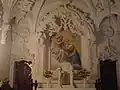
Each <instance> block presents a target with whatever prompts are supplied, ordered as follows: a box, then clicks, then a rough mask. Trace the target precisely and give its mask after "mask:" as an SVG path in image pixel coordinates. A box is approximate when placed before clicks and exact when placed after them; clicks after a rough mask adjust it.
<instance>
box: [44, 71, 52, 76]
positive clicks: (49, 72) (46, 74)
mask: <svg viewBox="0 0 120 90" xmlns="http://www.w3.org/2000/svg"><path fill="white" fill-rule="evenodd" d="M52 74H53V72H52V71H49V70H45V71H44V77H45V78H50V77H52Z"/></svg>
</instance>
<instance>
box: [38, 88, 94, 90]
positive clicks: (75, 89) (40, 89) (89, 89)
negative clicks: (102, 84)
mask: <svg viewBox="0 0 120 90" xmlns="http://www.w3.org/2000/svg"><path fill="white" fill-rule="evenodd" d="M37 90H96V89H95V88H38V89H37Z"/></svg>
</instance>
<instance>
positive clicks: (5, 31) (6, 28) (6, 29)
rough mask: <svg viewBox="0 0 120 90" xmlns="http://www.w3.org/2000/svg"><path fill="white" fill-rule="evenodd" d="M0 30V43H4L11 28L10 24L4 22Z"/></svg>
mask: <svg viewBox="0 0 120 90" xmlns="http://www.w3.org/2000/svg"><path fill="white" fill-rule="evenodd" d="M1 30H2V38H1V44H5V43H6V40H7V36H8V35H7V34H8V32H9V31H10V30H11V26H10V24H9V23H4V24H3V26H2V29H1Z"/></svg>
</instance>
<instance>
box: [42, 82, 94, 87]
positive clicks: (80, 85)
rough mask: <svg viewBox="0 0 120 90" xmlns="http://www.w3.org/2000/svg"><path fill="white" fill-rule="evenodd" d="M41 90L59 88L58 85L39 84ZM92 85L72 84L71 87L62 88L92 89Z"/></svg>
mask: <svg viewBox="0 0 120 90" xmlns="http://www.w3.org/2000/svg"><path fill="white" fill-rule="evenodd" d="M40 87H41V88H46V87H49V88H61V87H60V85H58V84H55V83H54V84H53V83H52V84H49V85H47V84H41V86H40ZM94 87H95V86H94V84H79V83H78V84H74V85H73V86H70V85H62V88H94Z"/></svg>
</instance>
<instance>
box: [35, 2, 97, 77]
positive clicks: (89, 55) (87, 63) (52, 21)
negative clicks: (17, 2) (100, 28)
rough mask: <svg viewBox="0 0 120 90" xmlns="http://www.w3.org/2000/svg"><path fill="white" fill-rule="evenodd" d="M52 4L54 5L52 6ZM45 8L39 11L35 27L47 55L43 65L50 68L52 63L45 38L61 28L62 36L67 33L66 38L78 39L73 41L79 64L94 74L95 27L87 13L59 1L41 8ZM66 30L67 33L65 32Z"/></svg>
mask: <svg viewBox="0 0 120 90" xmlns="http://www.w3.org/2000/svg"><path fill="white" fill-rule="evenodd" d="M52 6H55V7H54V8H52ZM51 8H52V9H51ZM46 10H47V12H43V13H42V14H41V13H40V15H39V18H38V22H37V27H36V33H42V34H41V35H42V40H43V37H44V41H45V42H43V43H42V44H44V45H45V46H46V51H45V53H44V54H45V55H47V56H44V59H43V60H44V64H43V65H44V66H43V67H44V68H46V67H47V68H48V69H51V66H52V64H53V62H52V63H51V50H50V48H49V47H50V46H49V45H50V44H49V41H47V40H49V38H53V37H54V34H55V36H56V35H59V34H61V32H60V31H61V30H62V31H63V36H64V38H65V37H67V34H68V33H69V34H68V37H69V36H70V37H69V38H68V39H70V38H72V36H73V37H76V39H73V38H72V40H71V41H74V40H78V41H76V42H77V43H79V44H76V43H75V42H74V45H75V46H78V48H79V49H78V48H77V50H78V52H79V55H80V57H81V66H82V67H83V68H84V69H86V70H88V71H89V72H91V76H92V75H96V73H97V59H96V42H95V41H96V37H95V36H94V31H95V29H94V25H93V21H92V20H91V19H90V17H89V14H88V13H86V12H84V11H82V10H80V9H79V8H77V7H76V6H74V5H71V4H63V3H60V2H59V3H56V4H55V5H53V4H51V6H49V7H47V8H45V9H43V11H46ZM48 10H49V11H48ZM62 25H63V27H62ZM46 31H47V32H49V34H48V33H47V34H46V33H45V32H46ZM66 32H67V34H65V33H66ZM46 35H47V36H46ZM46 57H48V58H46ZM46 60H47V61H46ZM56 66H59V65H56ZM54 70H55V69H54Z"/></svg>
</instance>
